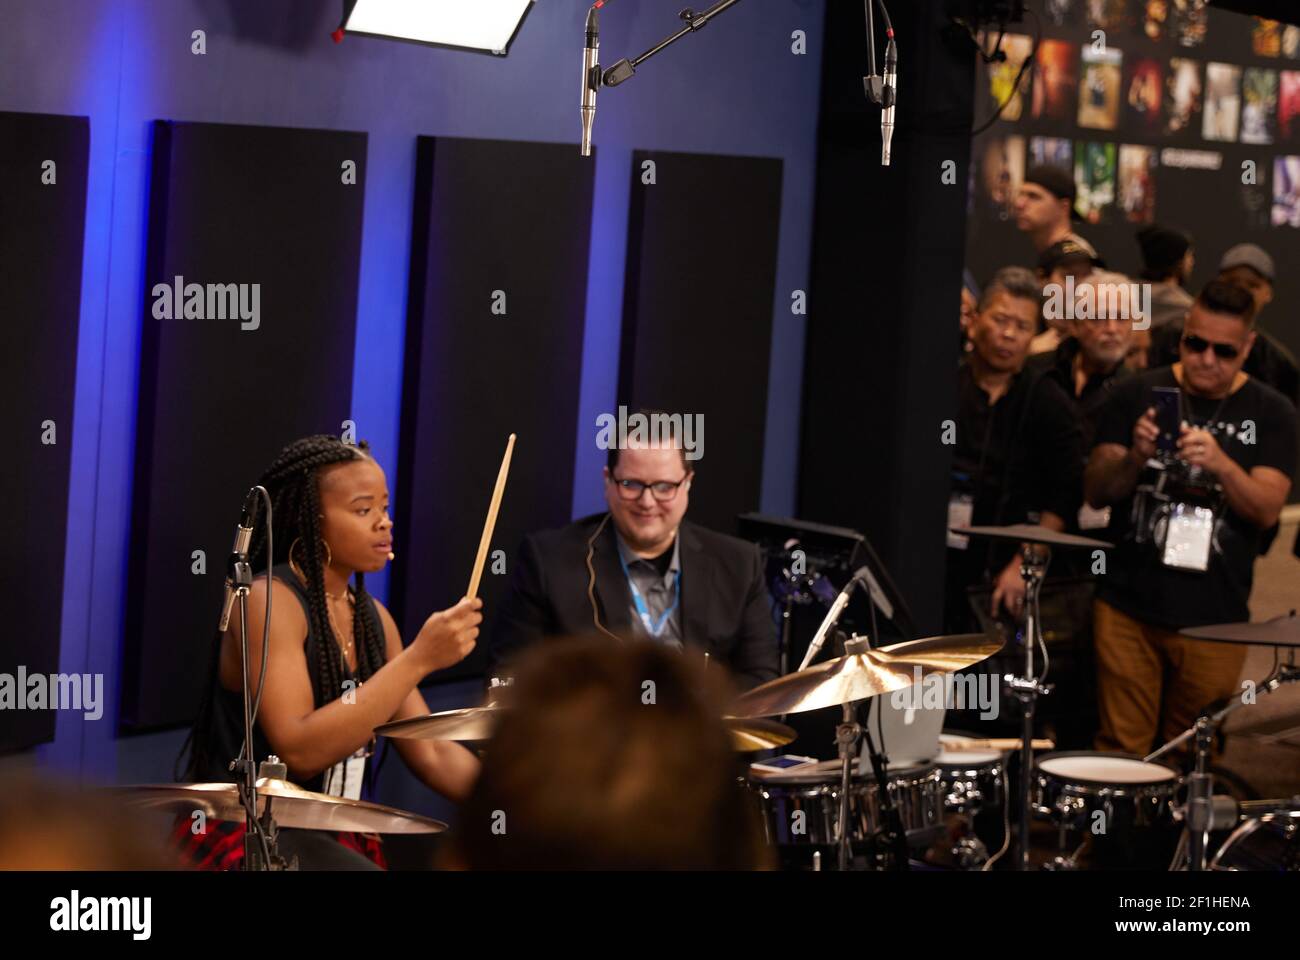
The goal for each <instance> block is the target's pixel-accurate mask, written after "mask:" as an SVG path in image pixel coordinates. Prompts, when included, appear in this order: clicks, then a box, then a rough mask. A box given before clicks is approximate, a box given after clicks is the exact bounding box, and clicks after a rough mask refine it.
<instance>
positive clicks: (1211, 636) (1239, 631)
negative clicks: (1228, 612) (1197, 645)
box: [1179, 610, 1300, 647]
mask: <svg viewBox="0 0 1300 960" xmlns="http://www.w3.org/2000/svg"><path fill="white" fill-rule="evenodd" d="M1179 632H1180V633H1182V634H1183V636H1186V637H1195V638H1196V639H1197V640H1218V641H1219V642H1221V643H1258V644H1262V645H1263V646H1266V647H1300V617H1297V616H1296V615H1295V611H1294V610H1292V611H1291V613H1290V614H1288V615H1286V616H1281V617H1274V618H1273V619H1272V620H1265V621H1264V622H1263V623H1216V624H1212V625H1210V626H1208V627H1188V628H1187V629H1186V630H1182V631H1179Z"/></svg>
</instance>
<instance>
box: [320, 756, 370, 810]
mask: <svg viewBox="0 0 1300 960" xmlns="http://www.w3.org/2000/svg"><path fill="white" fill-rule="evenodd" d="M367 756H369V754H368V753H367V752H366V748H365V747H362V748H361V749H360V750H358V751H357V752H356V753H354V754H352V756H350V757H348V758H347V759H346V760H340V761H339V762H338V763H336V764H334V766H332V767H330V769H329V770H328V771H327V772H326V774H325V784H324V790H323V791H322V792H324V793H327V794H329V795H330V796H331V797H343V798H344V799H345V800H360V799H361V781H362V780H363V779H364V778H365V775H366V757H367Z"/></svg>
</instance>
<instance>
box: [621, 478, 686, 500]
mask: <svg viewBox="0 0 1300 960" xmlns="http://www.w3.org/2000/svg"><path fill="white" fill-rule="evenodd" d="M689 477H690V474H687V475H686V476H685V477H682V478H681V479H680V480H678V481H677V482H676V483H674V482H673V481H671V480H656V481H655V482H654V483H646V482H645V481H644V480H620V479H619V478H618V477H612V478H611V479H612V480H613V482H614V486H616V487H618V495H619V497H620V498H622V499H623V500H640V499H641V494H643V493H645V491H646V488H647V487H648V488H649V489H650V495H651V496H652V497H654V498H655V499H656V500H658V501H659V502H660V503H667V502H668V501H669V500H671V499H673V497H675V496H677V488H678V487H680V486H681V485H682V484H683V483H685V482H686V481H687V479H689Z"/></svg>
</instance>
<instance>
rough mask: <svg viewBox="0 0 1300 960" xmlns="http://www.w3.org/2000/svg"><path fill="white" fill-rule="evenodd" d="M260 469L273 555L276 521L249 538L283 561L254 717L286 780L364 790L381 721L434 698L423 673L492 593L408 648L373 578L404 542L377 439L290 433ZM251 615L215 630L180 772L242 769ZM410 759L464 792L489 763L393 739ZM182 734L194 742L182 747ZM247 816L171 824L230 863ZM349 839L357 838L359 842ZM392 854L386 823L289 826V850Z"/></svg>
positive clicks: (215, 774) (193, 854)
mask: <svg viewBox="0 0 1300 960" xmlns="http://www.w3.org/2000/svg"><path fill="white" fill-rule="evenodd" d="M259 483H260V484H261V485H262V486H264V487H265V488H266V489H267V492H268V493H269V494H270V496H271V503H272V508H273V509H272V523H273V532H274V549H275V555H274V556H273V557H270V558H268V557H267V538H266V531H265V527H264V526H259V527H258V528H257V529H256V532H255V534H254V537H253V541H252V544H251V545H250V549H249V560H250V564H251V566H252V568H253V570H254V572H255V574H264V572H265V569H266V567H267V565H268V564H269V565H270V567H271V572H272V576H273V577H274V579H273V580H272V582H271V601H272V602H271V628H270V644H269V649H268V653H267V664H266V673H265V690H264V692H263V694H262V703H261V708H260V710H259V711H258V714H257V718H256V725H255V729H254V734H253V735H254V739H255V748H256V754H257V757H256V758H257V759H258V760H262V759H265V757H266V756H267V755H268V754H275V755H277V756H279V758H280V759H281V760H282V761H283V762H284V763H285V764H286V765H287V766H288V770H289V776H288V778H289V780H291V781H293V782H295V783H297V784H298V785H299V786H302V787H304V788H305V789H308V790H312V791H315V792H319V793H328V794H332V795H334V796H340V797H350V798H352V799H358V798H359V797H360V795H361V788H362V786H363V784H365V785H367V786H368V780H369V773H370V765H371V760H370V757H371V754H372V747H373V744H374V742H375V738H374V734H373V731H374V729H375V727H377V726H379V725H380V724H383V723H386V722H388V721H390V720H403V719H407V718H409V717H417V716H421V715H424V714H427V713H428V712H429V708H428V706H427V705H426V704H425V702H424V698H423V697H422V696H421V695H420V691H419V689H418V688H417V684H419V682H420V681H421V680H422V679H423V678H424V677H426V676H427V675H428V674H430V673H432V672H433V671H435V670H441V669H443V668H445V667H449V666H451V665H452V664H455V663H458V662H459V661H461V660H462V659H464V658H465V656H467V655H468V654H469V652H470V651H471V650H472V649H473V648H474V642H475V638H476V637H477V636H478V624H479V623H480V622H481V621H482V619H483V618H482V615H481V614H480V613H479V608H480V607H481V606H482V601H481V600H478V599H474V600H470V599H468V598H466V599H463V600H461V602H460V603H458V604H456V606H454V607H452V608H451V609H449V610H443V611H441V612H439V613H435V614H433V615H432V616H430V617H429V618H428V620H426V621H425V622H424V625H423V627H421V629H420V632H419V633H418V634H417V635H416V637H415V639H414V640H413V641H412V642H411V644H410V646H408V647H405V648H403V646H402V640H401V637H400V636H399V635H398V632H397V624H396V623H395V622H394V621H393V617H392V615H391V614H390V613H389V612H388V610H387V609H386V608H385V607H384V605H383V604H382V603H380V602H379V601H378V600H376V599H375V598H374V597H372V596H371V595H370V594H369V593H367V592H366V585H365V575H366V574H367V573H374V572H376V571H379V570H382V569H383V567H384V564H385V563H387V562H388V560H389V558H390V557H391V556H392V549H393V537H392V529H393V521H392V519H391V518H390V517H389V515H388V486H387V483H386V482H385V479H384V471H383V470H382V469H380V467H379V465H378V464H377V463H376V462H375V460H374V459H373V458H372V457H371V456H370V454H369V447H368V445H367V444H366V443H365V442H364V441H362V442H361V443H360V444H358V445H355V446H354V445H351V444H347V443H343V442H342V441H340V440H339V439H337V438H336V437H332V436H328V435H318V436H312V437H306V438H304V439H302V440H297V441H295V442H294V443H291V444H289V446H287V447H285V449H284V450H283V451H281V453H280V455H279V456H278V457H277V458H276V459H275V462H274V463H272V464H271V466H270V468H269V469H268V470H267V471H266V473H264V474H263V475H262V478H261V480H260V481H259ZM266 589H267V588H266V579H265V576H264V575H255V578H254V582H253V586H252V588H251V589H250V591H249V596H248V626H249V631H248V632H249V637H248V646H249V669H250V674H251V679H252V689H253V690H254V691H256V690H257V688H258V684H259V683H262V682H263V674H262V671H261V666H262V630H263V622H264V618H265V615H266ZM240 643H241V635H240V624H239V617H238V614H237V612H236V615H235V616H232V617H231V620H230V626H229V629H227V630H226V631H225V633H223V634H220V635H218V637H217V639H216V641H215V647H216V649H215V650H214V657H213V661H214V662H213V666H212V669H211V676H210V678H209V683H208V691H207V694H206V695H205V698H204V701H203V703H202V705H201V707H200V710H199V714H198V717H197V719H196V720H195V723H194V727H193V729H192V730H191V732H190V737H189V739H187V741H186V746H187V747H188V748H189V760H188V763H187V764H186V767H185V771H184V775H183V776H182V779H184V780H191V781H212V780H230V779H232V774H231V773H230V770H229V765H230V761H231V760H232V759H234V758H235V756H236V755H238V754H239V753H240V752H241V750H240V748H241V746H242V744H243V736H244V723H243V686H242V683H243V677H242V668H241V656H242V655H241V649H240ZM393 744H394V746H396V747H397V750H398V753H399V754H400V755H401V757H402V759H403V760H404V761H405V762H406V764H407V766H408V767H410V769H411V771H412V773H414V774H415V775H416V776H417V777H419V778H420V779H421V780H423V781H424V782H425V783H426V784H428V785H429V786H430V787H431V788H432V789H433V790H435V791H437V792H438V793H441V794H443V795H444V796H446V797H449V798H450V799H452V800H455V801H457V802H459V801H461V800H463V799H464V798H465V797H466V796H467V795H468V793H469V790H470V787H471V786H472V784H473V782H474V779H475V777H476V776H477V774H478V769H479V763H478V760H477V758H476V757H475V756H474V755H473V754H472V753H470V752H469V751H468V750H466V749H465V748H464V747H462V746H461V745H460V744H458V743H451V742H446V741H425V740H405V739H403V740H394V741H393ZM184 755H185V747H182V757H184ZM243 830H244V825H243V823H231V822H222V823H215V822H213V823H208V824H206V825H205V829H204V830H203V831H201V832H196V831H195V830H194V829H192V824H191V823H190V821H189V820H186V821H185V822H183V823H180V824H178V827H177V834H176V837H175V839H176V840H177V841H178V842H180V843H181V844H182V846H183V848H184V850H185V855H186V856H185V859H186V860H187V862H189V863H190V864H191V865H194V866H200V867H206V868H212V869H231V868H232V867H235V866H238V864H239V861H240V859H241V858H242V856H243ZM347 848H351V849H350V850H349V849H347ZM352 851H359V852H360V853H364V854H365V855H366V857H368V858H369V860H370V861H373V862H374V863H376V864H378V865H380V866H382V865H383V853H382V850H381V849H380V847H379V844H378V840H377V838H375V837H373V836H370V835H366V836H364V837H358V836H356V835H352V834H322V833H314V832H310V831H293V830H289V831H283V832H282V833H281V843H280V852H281V854H282V855H285V854H286V852H290V853H292V852H297V853H299V854H300V859H301V860H303V861H312V862H304V863H303V865H304V866H316V865H319V866H324V867H345V866H349V865H351V866H361V865H364V866H370V864H369V863H367V862H366V861H365V860H363V859H362V858H361V857H359V856H357V853H354V852H352Z"/></svg>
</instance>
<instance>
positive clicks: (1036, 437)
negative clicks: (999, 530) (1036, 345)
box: [947, 363, 1083, 590]
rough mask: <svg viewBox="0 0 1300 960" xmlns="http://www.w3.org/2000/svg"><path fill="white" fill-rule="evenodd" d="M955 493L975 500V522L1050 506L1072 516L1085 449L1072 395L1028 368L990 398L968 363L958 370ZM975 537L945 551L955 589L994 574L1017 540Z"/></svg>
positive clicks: (994, 521) (1024, 516)
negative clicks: (993, 400)
mask: <svg viewBox="0 0 1300 960" xmlns="http://www.w3.org/2000/svg"><path fill="white" fill-rule="evenodd" d="M957 403H958V407H957V421H956V425H957V430H956V445H955V449H954V451H953V484H952V492H953V493H954V494H967V495H969V496H970V497H971V498H972V500H973V503H972V516H971V523H972V524H973V525H975V526H982V525H1004V524H1011V523H1024V522H1026V521H1027V520H1029V519H1030V515H1031V514H1036V513H1042V512H1043V511H1051V512H1052V513H1054V514H1056V515H1057V516H1059V517H1061V518H1062V519H1064V520H1067V521H1068V520H1069V519H1070V518H1072V517H1073V516H1074V515H1075V514H1076V513H1077V512H1078V510H1079V503H1080V502H1081V500H1082V490H1083V482H1082V472H1083V448H1082V433H1081V430H1080V426H1079V419H1078V414H1077V412H1076V410H1075V407H1074V403H1073V401H1072V400H1071V399H1070V398H1069V397H1068V396H1067V395H1066V393H1065V391H1064V390H1062V389H1061V388H1060V387H1059V386H1058V385H1057V384H1056V383H1055V381H1053V380H1052V379H1050V378H1049V377H1047V376H1045V375H1044V374H1043V373H1042V372H1041V371H1030V370H1026V371H1024V372H1022V373H1019V374H1017V375H1016V376H1015V378H1014V379H1013V380H1012V383H1011V386H1010V388H1009V389H1008V390H1007V392H1006V393H1005V394H1004V395H1003V396H1002V397H1000V398H999V399H998V401H997V403H994V404H990V403H989V398H988V394H986V393H985V392H984V391H983V389H981V388H980V387H979V386H978V385H977V384H976V383H975V378H974V376H973V375H972V374H971V370H970V365H969V364H968V363H963V364H962V365H961V367H960V368H959V373H958V394H957ZM996 543H997V542H996V541H992V540H972V541H971V542H970V543H969V544H968V546H967V549H965V550H956V549H949V550H948V578H947V579H948V584H949V589H950V590H964V589H965V588H966V587H968V586H971V585H973V584H975V583H978V582H980V581H981V580H982V579H983V577H984V574H985V573H986V572H988V573H993V574H996V573H997V569H998V568H999V567H1001V566H1003V565H1005V563H1006V562H1007V560H1008V559H1009V558H1010V555H1011V553H1014V547H1010V548H1004V547H999V546H997V545H996Z"/></svg>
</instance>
